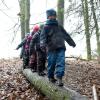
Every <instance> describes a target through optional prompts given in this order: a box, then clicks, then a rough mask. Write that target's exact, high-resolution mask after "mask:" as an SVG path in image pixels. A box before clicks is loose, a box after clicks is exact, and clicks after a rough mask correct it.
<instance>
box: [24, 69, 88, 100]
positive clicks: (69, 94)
mask: <svg viewBox="0 0 100 100" xmlns="http://www.w3.org/2000/svg"><path fill="white" fill-rule="evenodd" d="M23 74H24V75H25V76H26V78H27V79H28V80H29V81H30V82H31V83H32V84H33V85H34V87H36V88H37V89H39V90H40V91H41V92H42V93H43V94H45V95H46V96H47V97H48V98H50V100H88V99H87V97H85V96H82V95H80V94H78V93H76V92H75V91H73V90H70V89H69V88H66V87H58V86H57V85H54V84H53V83H51V82H49V81H48V79H47V77H46V76H45V77H40V76H38V74H37V73H32V71H31V70H30V69H24V70H23Z"/></svg>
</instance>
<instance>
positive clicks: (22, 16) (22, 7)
mask: <svg viewBox="0 0 100 100" xmlns="http://www.w3.org/2000/svg"><path fill="white" fill-rule="evenodd" d="M19 5H20V24H21V40H23V39H24V37H25V0H20V1H19Z"/></svg>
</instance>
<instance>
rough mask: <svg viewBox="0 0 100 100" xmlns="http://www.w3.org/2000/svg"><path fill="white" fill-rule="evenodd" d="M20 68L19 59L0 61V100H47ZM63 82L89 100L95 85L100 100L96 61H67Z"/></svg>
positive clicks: (99, 72)
mask: <svg viewBox="0 0 100 100" xmlns="http://www.w3.org/2000/svg"><path fill="white" fill-rule="evenodd" d="M21 66H22V61H21V60H20V59H19V58H14V59H8V60H5V59H0V100H49V99H48V98H47V97H46V96H44V95H43V94H41V93H40V91H38V90H36V89H35V88H34V87H33V86H32V85H31V84H30V83H29V82H28V81H27V80H26V78H25V77H24V76H23V74H22V72H21ZM64 82H65V85H66V86H67V87H69V88H70V89H72V90H75V91H76V92H78V93H80V94H82V95H86V96H88V97H89V98H90V100H93V99H92V98H93V96H92V95H93V94H92V86H93V84H95V85H96V89H97V93H98V98H99V99H98V100H100V64H98V63H97V61H89V62H88V61H82V60H67V62H66V72H65V77H64Z"/></svg>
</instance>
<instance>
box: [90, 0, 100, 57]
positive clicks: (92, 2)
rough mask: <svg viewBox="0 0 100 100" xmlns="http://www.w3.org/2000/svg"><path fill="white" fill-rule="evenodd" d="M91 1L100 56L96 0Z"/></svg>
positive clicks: (99, 54)
mask: <svg viewBox="0 0 100 100" xmlns="http://www.w3.org/2000/svg"><path fill="white" fill-rule="evenodd" d="M90 1H91V11H92V13H93V19H94V23H95V29H96V41H97V53H98V56H99V57H100V33H99V26H98V22H97V18H96V13H95V7H94V0H90Z"/></svg>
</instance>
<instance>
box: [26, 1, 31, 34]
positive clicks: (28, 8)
mask: <svg viewBox="0 0 100 100" xmlns="http://www.w3.org/2000/svg"><path fill="white" fill-rule="evenodd" d="M29 23H30V0H25V34H26V33H29V32H30V28H29Z"/></svg>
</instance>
